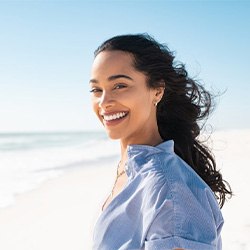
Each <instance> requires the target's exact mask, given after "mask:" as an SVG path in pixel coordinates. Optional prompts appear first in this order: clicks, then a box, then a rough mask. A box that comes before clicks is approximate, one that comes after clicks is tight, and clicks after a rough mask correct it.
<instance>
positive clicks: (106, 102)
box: [99, 91, 114, 110]
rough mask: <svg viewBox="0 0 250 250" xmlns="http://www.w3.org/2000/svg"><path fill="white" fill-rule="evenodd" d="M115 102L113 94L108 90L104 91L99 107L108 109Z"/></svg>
mask: <svg viewBox="0 0 250 250" xmlns="http://www.w3.org/2000/svg"><path fill="white" fill-rule="evenodd" d="M113 104H114V99H113V98H112V95H111V94H110V93H108V92H107V91H103V92H102V95H101V97H100V100H99V107H100V108H102V109H103V110H106V109H108V108H109V107H112V106H113Z"/></svg>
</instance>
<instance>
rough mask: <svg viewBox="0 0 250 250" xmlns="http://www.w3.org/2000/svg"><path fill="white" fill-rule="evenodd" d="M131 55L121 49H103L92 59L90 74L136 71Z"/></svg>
mask: <svg viewBox="0 0 250 250" xmlns="http://www.w3.org/2000/svg"><path fill="white" fill-rule="evenodd" d="M133 62H134V61H133V56H132V55H131V54H129V53H126V52H122V51H103V52H101V53H99V54H98V55H97V56H96V58H95V59H94V62H93V65H92V70H91V75H92V76H93V75H96V74H97V75H106V74H108V75H109V74H115V73H119V74H128V73H131V71H136V70H135V68H134V66H133Z"/></svg>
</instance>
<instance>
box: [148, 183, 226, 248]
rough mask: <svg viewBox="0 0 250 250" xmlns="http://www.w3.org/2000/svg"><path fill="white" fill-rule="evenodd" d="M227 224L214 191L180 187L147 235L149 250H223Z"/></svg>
mask: <svg viewBox="0 0 250 250" xmlns="http://www.w3.org/2000/svg"><path fill="white" fill-rule="evenodd" d="M222 224H223V220H222V216H220V209H219V208H218V204H217V201H216V200H215V198H214V196H213V193H212V191H211V190H210V189H209V188H207V189H200V190H197V191H196V193H194V192H193V191H192V190H190V189H189V188H187V186H183V185H182V184H176V185H175V186H174V187H173V189H172V190H171V195H168V198H167V199H164V201H163V202H162V204H161V206H160V207H159V209H158V210H157V211H156V215H155V217H154V218H153V220H152V222H151V225H150V226H149V229H148V231H147V236H146V241H145V250H167V249H168V250H169V249H175V248H183V249H185V250H187V249H192V250H201V249H202V250H219V249H221V238H220V231H221V227H222Z"/></svg>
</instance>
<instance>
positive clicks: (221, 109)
mask: <svg viewBox="0 0 250 250" xmlns="http://www.w3.org/2000/svg"><path fill="white" fill-rule="evenodd" d="M249 24H250V2H248V1H153V0H152V1H142V0H140V1H139V0H137V1H136V0H134V1H0V31H1V35H0V132H5V131H65V130H91V129H94V130H97V129H102V127H101V125H99V122H98V120H97V119H96V118H95V116H94V114H93V113H92V109H91V104H90V93H89V86H88V81H89V76H90V68H91V63H92V61H93V51H94V50H95V49H96V47H97V46H98V45H100V43H101V42H103V41H104V40H105V39H107V38H110V37H112V36H114V35H118V34H126V33H143V32H147V33H149V34H151V35H152V36H154V38H155V39H157V40H158V41H159V42H161V43H166V44H167V45H168V47H169V48H170V49H171V50H173V51H175V53H176V58H177V60H180V61H182V62H183V63H185V64H186V66H187V69H188V71H189V72H190V75H191V76H196V77H197V78H199V79H201V80H202V82H203V83H204V84H205V85H206V86H207V88H208V89H213V91H214V92H218V91H220V92H223V91H225V90H226V92H225V93H224V94H223V95H222V96H221V97H220V98H218V99H217V108H216V110H215V112H214V114H213V115H212V117H211V119H210V120H209V123H210V124H212V125H213V126H214V127H215V129H239V128H250V118H249V111H250V94H249V93H250V80H249V78H250V77H249V76H248V73H249V71H250V67H249V58H250V48H249V46H250V27H249V26H250V25H249Z"/></svg>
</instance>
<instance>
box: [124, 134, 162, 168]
mask: <svg viewBox="0 0 250 250" xmlns="http://www.w3.org/2000/svg"><path fill="white" fill-rule="evenodd" d="M161 142H163V139H162V138H161V136H160V134H159V132H158V130H157V131H156V133H151V134H149V135H148V136H139V137H137V139H135V138H133V139H121V140H120V147H121V166H122V169H123V168H124V164H125V162H126V161H127V147H128V146H129V145H134V144H137V145H149V146H156V145H158V144H160V143H161Z"/></svg>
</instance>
